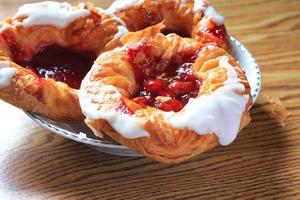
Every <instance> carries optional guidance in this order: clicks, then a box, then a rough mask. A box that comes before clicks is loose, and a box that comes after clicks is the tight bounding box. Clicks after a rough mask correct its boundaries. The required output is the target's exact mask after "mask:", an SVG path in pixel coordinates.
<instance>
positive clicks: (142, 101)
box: [132, 97, 148, 107]
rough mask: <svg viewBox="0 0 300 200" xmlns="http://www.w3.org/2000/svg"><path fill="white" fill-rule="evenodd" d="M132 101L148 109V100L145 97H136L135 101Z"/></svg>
mask: <svg viewBox="0 0 300 200" xmlns="http://www.w3.org/2000/svg"><path fill="white" fill-rule="evenodd" d="M132 101H134V102H135V103H137V104H139V105H141V106H142V107H146V105H147V102H148V99H146V98H145V97H135V98H134V99H132Z"/></svg>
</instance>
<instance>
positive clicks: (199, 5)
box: [193, 0, 206, 12]
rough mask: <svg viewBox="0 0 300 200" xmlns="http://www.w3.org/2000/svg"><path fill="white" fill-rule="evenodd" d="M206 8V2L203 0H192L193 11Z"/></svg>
mask: <svg viewBox="0 0 300 200" xmlns="http://www.w3.org/2000/svg"><path fill="white" fill-rule="evenodd" d="M205 9H206V2H205V1H203V0H194V7H193V11H194V12H197V11H199V10H205Z"/></svg>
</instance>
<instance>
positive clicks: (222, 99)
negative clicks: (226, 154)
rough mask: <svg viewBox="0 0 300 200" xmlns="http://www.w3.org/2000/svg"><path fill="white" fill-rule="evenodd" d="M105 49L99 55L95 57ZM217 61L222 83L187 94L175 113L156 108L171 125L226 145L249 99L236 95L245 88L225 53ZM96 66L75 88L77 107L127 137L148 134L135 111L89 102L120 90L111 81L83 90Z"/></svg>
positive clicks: (117, 97)
mask: <svg viewBox="0 0 300 200" xmlns="http://www.w3.org/2000/svg"><path fill="white" fill-rule="evenodd" d="M208 48H209V47H208ZM119 51H120V49H119ZM115 52H118V51H115ZM109 53H110V52H107V53H104V54H102V55H100V58H99V59H101V57H105V56H106V55H107V54H109ZM219 64H220V66H221V67H223V68H225V69H226V70H227V76H228V79H227V80H226V82H225V83H224V85H223V86H222V87H220V88H218V89H217V90H216V91H215V92H214V93H212V94H210V95H202V96H199V97H197V98H191V99H190V100H189V102H188V104H187V105H186V106H185V107H184V108H183V109H182V110H181V111H180V112H178V113H175V112H164V111H160V112H161V113H162V114H163V115H164V116H165V117H164V120H165V121H166V122H167V123H170V124H171V125H172V126H173V127H174V128H179V129H184V128H188V129H191V130H194V131H195V132H197V133H198V134H201V135H204V134H211V133H215V134H216V135H217V136H218V138H219V143H220V144H222V145H228V144H230V143H231V142H232V141H233V140H234V139H235V138H236V136H237V133H238V131H239V127H240V122H241V116H242V114H243V112H244V110H245V106H246V104H247V102H248V100H249V95H240V94H242V93H243V92H244V91H245V87H244V86H243V84H241V83H240V82H239V81H240V80H239V79H238V77H237V75H236V72H235V70H234V69H233V66H231V65H230V64H229V63H228V57H226V56H223V57H222V58H221V59H220V61H219ZM96 68H97V64H95V65H94V66H93V67H92V69H91V71H90V72H89V74H88V75H87V76H86V77H85V79H84V80H83V82H82V88H85V89H81V90H80V91H79V98H80V103H81V108H82V111H83V113H84V114H85V115H86V117H87V119H99V118H101V119H105V120H107V121H108V122H109V123H110V124H111V126H112V127H113V128H114V129H115V130H116V131H118V132H119V133H120V134H121V135H122V136H123V137H125V138H128V139H133V138H139V137H147V136H149V133H148V132H147V131H146V130H145V129H144V128H143V127H144V125H145V123H146V120H145V119H143V118H139V117H137V115H139V112H138V111H137V112H136V113H135V114H133V115H128V114H125V113H122V112H118V111H116V110H115V108H114V106H113V105H112V104H104V105H103V104H102V106H101V108H99V107H98V105H97V104H93V103H92V102H93V101H96V102H112V101H121V100H120V98H121V94H120V92H119V91H118V90H117V89H116V88H115V87H114V86H111V85H104V84H99V85H97V90H98V91H94V92H93V93H87V92H85V91H86V90H88V88H89V84H90V83H88V80H89V78H90V76H91V74H92V72H93V71H94V70H96ZM93 84H95V83H93ZM95 88H96V87H95V85H93V88H92V89H93V90H95ZM239 93H240V94H239ZM150 120H151V117H150Z"/></svg>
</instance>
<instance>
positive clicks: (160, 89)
mask: <svg viewBox="0 0 300 200" xmlns="http://www.w3.org/2000/svg"><path fill="white" fill-rule="evenodd" d="M155 51H156V50H155V48H154V47H153V46H151V45H150V44H148V43H146V42H142V43H140V44H139V45H137V46H134V47H130V48H127V50H126V53H127V56H128V59H129V62H130V63H131V64H132V66H133V69H134V73H135V77H136V81H137V84H138V89H137V91H136V93H135V94H134V95H133V96H132V100H133V101H134V102H136V103H138V104H139V105H140V106H142V107H146V106H152V107H156V108H158V109H160V110H163V111H175V112H178V111H180V110H181V109H182V108H183V107H184V106H185V105H186V104H187V102H188V101H189V99H190V98H194V97H196V96H197V94H198V92H199V89H200V85H201V83H200V81H199V80H198V79H197V78H196V77H195V76H194V74H193V72H192V66H193V63H194V61H195V58H196V56H195V55H196V52H183V53H180V54H177V55H174V56H173V57H172V59H170V60H163V59H161V58H160V57H158V56H155Z"/></svg>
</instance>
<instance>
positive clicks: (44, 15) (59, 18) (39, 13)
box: [15, 1, 90, 28]
mask: <svg viewBox="0 0 300 200" xmlns="http://www.w3.org/2000/svg"><path fill="white" fill-rule="evenodd" d="M89 14H90V11H89V10H87V9H84V8H74V7H72V6H71V5H70V4H69V3H66V2H63V3H59V2H52V1H45V2H41V3H33V4H25V5H23V6H21V7H20V8H19V10H18V12H17V13H16V15H15V17H26V18H25V19H24V20H23V22H22V23H19V24H17V25H23V26H25V27H27V26H32V25H52V26H55V27H57V28H65V27H67V26H68V25H69V24H70V23H71V22H73V21H74V20H76V19H78V18H80V17H85V16H87V15H89Z"/></svg>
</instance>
